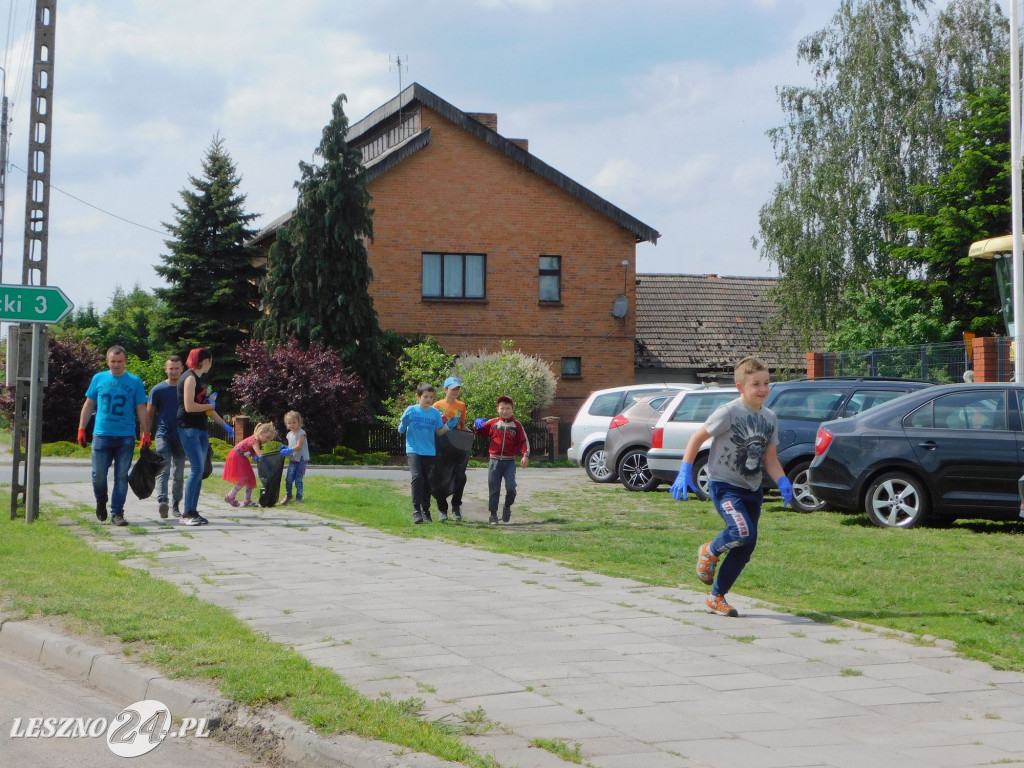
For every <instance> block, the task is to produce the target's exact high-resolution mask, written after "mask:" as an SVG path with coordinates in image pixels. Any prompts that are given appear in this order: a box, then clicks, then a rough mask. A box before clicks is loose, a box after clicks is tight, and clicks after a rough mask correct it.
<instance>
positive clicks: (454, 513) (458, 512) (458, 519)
mask: <svg viewBox="0 0 1024 768" xmlns="http://www.w3.org/2000/svg"><path fill="white" fill-rule="evenodd" d="M452 519H454V520H455V522H456V523H461V522H462V512H461V510H458V509H453V510H452Z"/></svg>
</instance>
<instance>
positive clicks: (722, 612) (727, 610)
mask: <svg viewBox="0 0 1024 768" xmlns="http://www.w3.org/2000/svg"><path fill="white" fill-rule="evenodd" d="M706 602H707V606H708V607H707V611H708V613H716V614H718V615H719V616H734V617H735V616H739V615H740V612H739V611H737V610H736V609H735V608H733V607H732V606H731V605H729V604H728V603H727V602H725V598H724V597H722V596H721V595H712V594H711V593H710V592H708V598H707V601H706Z"/></svg>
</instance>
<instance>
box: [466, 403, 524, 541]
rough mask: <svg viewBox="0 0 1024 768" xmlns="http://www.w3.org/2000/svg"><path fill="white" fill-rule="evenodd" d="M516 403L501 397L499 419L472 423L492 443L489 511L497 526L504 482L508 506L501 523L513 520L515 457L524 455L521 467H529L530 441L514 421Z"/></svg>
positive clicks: (488, 485) (488, 470)
mask: <svg viewBox="0 0 1024 768" xmlns="http://www.w3.org/2000/svg"><path fill="white" fill-rule="evenodd" d="M514 409H515V403H513V402H512V398H511V397H509V396H508V395H502V396H501V397H499V398H498V418H496V419H489V420H484V419H477V420H476V421H475V422H473V426H475V427H476V432H477V434H478V435H485V436H486V437H487V438H488V439H489V440H490V442H489V444H488V446H487V452H488V453H489V454H490V457H491V460H490V462H489V463H488V465H487V490H488V491H489V492H490V496H489V497H488V500H487V510H488V511H489V512H490V513H491V517H490V520H489V521H488V522H490V524H491V525H497V524H498V498H499V497H500V496H501V481H502V479H504V481H505V506H504V508H503V509H502V513H501V521H502V522H503V523H507V522H508V521H509V519H510V518H511V517H512V504H513V503H514V502H515V500H516V457H517V456H520V455H521V456H522V459H520V462H519V463H520V466H521V467H523V469H526V467H528V466H530V441H529V439H528V438H527V437H526V430H525V429H523V425H522V424H521V423H520V422H519V421H517V420H516V419H514V418H512V412H513V410H514Z"/></svg>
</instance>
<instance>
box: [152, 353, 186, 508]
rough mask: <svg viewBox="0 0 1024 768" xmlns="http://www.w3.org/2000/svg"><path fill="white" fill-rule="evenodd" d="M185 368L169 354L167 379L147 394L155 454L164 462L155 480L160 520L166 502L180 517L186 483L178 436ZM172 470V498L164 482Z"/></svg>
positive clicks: (177, 359)
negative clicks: (154, 426)
mask: <svg viewBox="0 0 1024 768" xmlns="http://www.w3.org/2000/svg"><path fill="white" fill-rule="evenodd" d="M184 370H185V366H184V364H183V363H182V362H181V358H180V357H179V356H178V355H171V356H170V357H168V358H167V362H166V363H165V364H164V373H166V374H167V380H166V381H161V382H160V383H159V384H157V385H156V386H155V387H153V389H152V391H151V392H150V393H149V406H148V407H147V409H146V410H148V411H149V418H150V421H152V420H153V419H154V418H155V419H156V440H155V442H156V452H157V453H159V454H160V455H161V456H162V457H163V460H164V470H163V472H161V473H160V477H159V478H157V485H156V492H157V497H156V500H157V502H158V503H159V504H160V517H167V512H168V510H169V509H170V505H169V504H168V501H169V500H170V501H171V502H173V504H174V516H175V517H181V510H180V509H179V507H178V505H179V504H180V503H181V497H182V489H183V488H184V481H185V449H184V448H183V447H182V445H181V439H180V438H179V437H178V381H179V380H180V379H181V374H182V373H183V372H184ZM172 467H173V470H174V480H173V482H172V485H171V496H170V499H168V496H167V480H168V479H169V478H170V477H171V469H172Z"/></svg>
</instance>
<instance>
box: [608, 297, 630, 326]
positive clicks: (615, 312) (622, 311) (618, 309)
mask: <svg viewBox="0 0 1024 768" xmlns="http://www.w3.org/2000/svg"><path fill="white" fill-rule="evenodd" d="M628 309H629V299H627V298H626V294H624V293H622V294H619V295H618V296H616V297H615V303H614V304H612V317H614V318H617V319H619V320H621V319H622V318H624V317H625V316H626V310H628Z"/></svg>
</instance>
